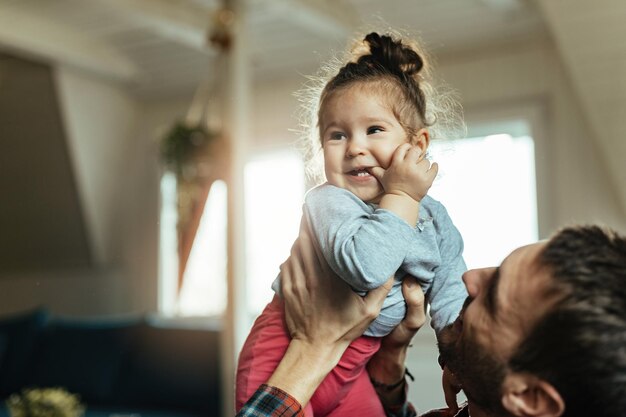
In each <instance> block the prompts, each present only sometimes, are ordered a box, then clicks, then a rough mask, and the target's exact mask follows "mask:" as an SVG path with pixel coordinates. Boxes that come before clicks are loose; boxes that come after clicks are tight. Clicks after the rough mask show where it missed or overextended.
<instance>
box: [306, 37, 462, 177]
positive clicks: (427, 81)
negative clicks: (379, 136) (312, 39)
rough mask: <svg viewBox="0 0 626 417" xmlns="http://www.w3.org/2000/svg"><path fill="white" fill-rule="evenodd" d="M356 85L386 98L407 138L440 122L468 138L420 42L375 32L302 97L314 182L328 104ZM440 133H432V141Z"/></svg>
mask: <svg viewBox="0 0 626 417" xmlns="http://www.w3.org/2000/svg"><path fill="white" fill-rule="evenodd" d="M356 84H363V85H367V88H371V89H373V91H375V92H378V93H380V94H381V96H382V97H386V98H387V100H388V103H389V105H390V106H391V110H392V111H393V113H394V114H395V116H396V118H397V119H398V122H399V123H400V124H401V125H402V127H403V128H404V130H405V132H406V134H407V137H410V136H413V135H414V134H415V133H417V131H418V130H419V129H420V128H422V127H425V126H428V127H431V126H433V125H434V124H435V123H436V124H437V126H442V129H441V130H442V131H444V130H445V131H450V133H452V132H454V133H452V134H456V132H457V131H459V132H460V131H463V133H464V124H463V121H462V117H461V110H460V105H459V103H458V102H457V100H456V97H455V94H454V93H453V92H452V91H451V90H446V89H444V88H439V89H437V90H436V89H435V88H434V86H433V81H432V79H431V74H430V66H429V62H428V59H427V57H426V54H425V52H424V51H423V50H422V49H421V48H420V46H419V45H418V43H417V42H416V41H409V40H402V39H400V38H398V37H395V36H393V35H391V34H385V35H380V34H378V33H376V32H372V33H369V34H367V35H366V36H365V37H364V38H363V39H362V40H360V41H358V42H356V43H355V45H354V46H353V47H352V48H351V50H350V52H349V54H348V56H347V57H346V58H345V59H344V60H343V62H342V63H340V62H339V61H335V62H330V63H328V64H327V65H326V66H324V67H323V68H322V74H320V76H318V77H311V79H310V83H309V84H308V85H307V86H305V88H304V89H303V90H301V91H299V92H298V93H297V95H298V96H299V98H300V101H302V102H303V110H304V113H303V115H301V116H303V117H301V119H302V121H303V122H302V128H303V133H304V134H303V136H304V138H305V154H306V156H307V159H308V160H309V163H310V166H309V169H310V171H312V172H310V173H312V174H313V176H314V177H315V176H318V175H319V174H320V173H321V172H322V170H321V169H319V168H320V165H321V161H320V160H319V159H318V157H319V156H320V155H319V154H320V152H319V151H320V150H321V143H320V132H319V129H320V127H321V126H320V124H319V121H320V118H321V116H322V113H323V109H324V105H325V103H326V101H327V100H328V98H329V97H331V96H332V95H333V94H334V93H336V92H338V91H341V90H342V89H345V88H348V87H351V86H354V85H356ZM438 133H439V132H435V134H433V132H432V131H431V137H436V136H437V134H438ZM442 136H443V135H442ZM318 179H319V178H318Z"/></svg>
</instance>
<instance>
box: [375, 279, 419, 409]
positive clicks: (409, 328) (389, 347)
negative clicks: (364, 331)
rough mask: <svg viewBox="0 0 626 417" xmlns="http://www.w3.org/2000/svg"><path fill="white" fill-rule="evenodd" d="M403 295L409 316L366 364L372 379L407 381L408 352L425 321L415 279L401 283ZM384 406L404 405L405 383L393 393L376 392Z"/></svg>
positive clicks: (383, 341)
mask: <svg viewBox="0 0 626 417" xmlns="http://www.w3.org/2000/svg"><path fill="white" fill-rule="evenodd" d="M402 295H404V299H405V301H406V306H407V309H406V316H405V317H404V320H402V321H401V322H400V324H398V326H396V328H395V329H393V331H392V332H391V333H389V334H388V335H387V336H385V337H384V338H383V340H382V343H381V347H380V349H379V350H378V352H376V354H375V355H374V356H373V357H372V359H370V361H369V362H368V364H367V372H368V373H369V375H370V378H372V379H374V380H376V381H378V382H381V383H383V384H386V385H393V384H395V383H397V382H398V381H401V380H402V378H404V372H405V369H406V368H405V365H404V362H405V360H406V354H407V350H408V348H409V344H410V343H411V340H412V339H413V336H415V333H417V331H418V330H419V329H420V328H421V327H422V326H423V325H424V323H425V322H426V312H425V309H424V293H423V291H422V288H421V287H420V286H419V285H418V283H417V281H416V280H415V278H413V277H411V276H407V277H405V278H404V281H403V282H402ZM377 394H378V396H379V397H380V400H381V402H382V403H383V406H385V407H387V406H390V405H394V404H402V403H403V402H404V399H405V398H404V384H400V385H398V388H397V389H395V390H392V391H385V390H377Z"/></svg>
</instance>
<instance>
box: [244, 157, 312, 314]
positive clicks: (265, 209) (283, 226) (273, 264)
mask: <svg viewBox="0 0 626 417" xmlns="http://www.w3.org/2000/svg"><path fill="white" fill-rule="evenodd" d="M244 181H245V193H246V194H245V198H246V262H247V265H246V271H247V304H248V309H249V312H250V313H251V315H253V316H256V315H257V314H258V313H260V312H261V310H262V309H263V307H265V304H267V303H268V302H269V301H270V300H271V299H272V291H271V284H272V281H273V280H274V278H276V276H277V274H278V271H279V266H280V264H281V263H283V262H284V261H285V259H287V257H288V256H289V252H290V250H291V245H292V244H293V242H294V240H295V239H296V237H297V236H298V229H299V228H300V217H301V216H302V201H303V198H304V165H303V163H302V158H301V157H300V156H299V155H298V154H297V153H295V152H291V151H283V152H272V153H268V154H266V155H261V156H259V157H257V158H255V159H254V160H252V161H250V162H249V163H248V164H247V165H246V170H245V177H244Z"/></svg>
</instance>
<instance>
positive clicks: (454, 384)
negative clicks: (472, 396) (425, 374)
mask: <svg viewBox="0 0 626 417" xmlns="http://www.w3.org/2000/svg"><path fill="white" fill-rule="evenodd" d="M441 384H442V386H443V394H444V396H445V399H446V405H447V406H448V408H449V409H450V414H452V415H454V414H456V413H457V411H459V404H458V402H457V400H456V396H457V394H458V393H459V392H461V385H460V384H459V382H458V381H457V379H456V376H455V375H454V374H453V373H452V372H451V371H450V369H448V367H447V366H444V367H443V375H442V377H441Z"/></svg>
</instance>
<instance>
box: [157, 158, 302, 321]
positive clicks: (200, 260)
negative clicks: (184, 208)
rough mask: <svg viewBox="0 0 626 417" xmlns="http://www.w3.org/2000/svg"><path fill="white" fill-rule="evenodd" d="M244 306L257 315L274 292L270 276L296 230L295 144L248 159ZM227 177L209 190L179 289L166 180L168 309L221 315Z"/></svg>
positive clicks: (163, 259)
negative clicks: (284, 149)
mask: <svg viewBox="0 0 626 417" xmlns="http://www.w3.org/2000/svg"><path fill="white" fill-rule="evenodd" d="M244 185H245V202H246V208H245V216H246V219H245V222H246V260H247V265H246V271H247V276H246V280H247V281H246V282H247V306H248V311H249V312H250V317H251V318H253V317H255V316H256V315H257V314H258V313H260V311H261V310H262V308H263V307H264V306H265V304H267V303H268V302H269V301H270V300H271V298H272V291H271V283H272V281H273V280H274V278H275V277H276V276H277V274H278V271H279V266H280V264H281V263H282V262H283V261H284V260H285V259H286V258H287V256H288V255H289V251H290V249H291V245H292V243H293V241H294V240H295V238H296V237H297V235H298V228H299V225H300V216H301V213H302V200H303V196H304V165H303V162H302V159H301V157H300V156H299V154H298V153H296V152H291V151H279V152H271V153H266V154H262V155H258V156H255V157H254V158H253V159H251V160H250V161H249V162H248V163H247V164H246V166H245V172H244ZM226 193H227V189H226V184H224V183H223V182H221V181H216V182H215V183H214V184H213V185H212V187H211V191H210V193H209V196H208V200H207V203H206V205H205V208H204V212H203V214H202V218H201V220H200V225H199V227H198V231H197V233H196V237H195V240H194V243H193V247H192V249H191V253H190V255H189V260H188V262H187V267H186V270H185V275H184V279H183V286H182V288H181V289H180V293H178V291H177V277H178V272H177V271H178V262H177V247H176V245H177V243H176V199H175V195H176V179H175V177H174V176H173V175H172V174H166V175H164V176H163V179H162V181H161V196H162V197H161V199H162V207H161V245H160V276H161V279H160V286H159V311H160V312H161V313H162V314H164V315H167V316H209V315H213V316H219V315H221V314H222V313H223V312H224V309H225V307H226V299H227V297H226V291H227V289H226V261H227V253H226V197H227V194H226Z"/></svg>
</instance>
